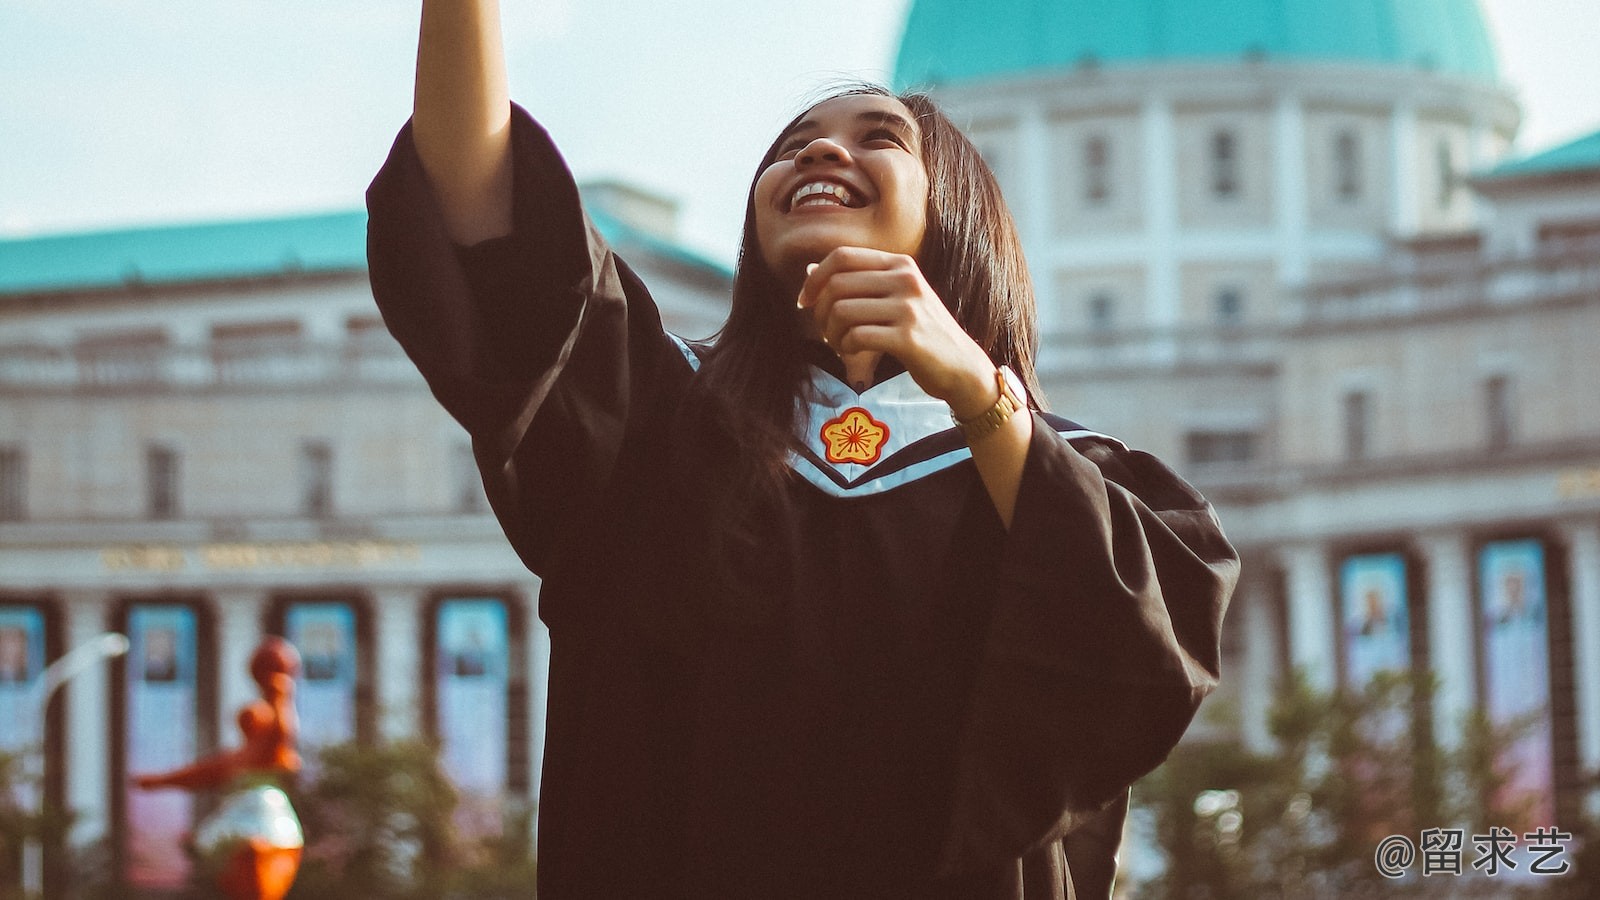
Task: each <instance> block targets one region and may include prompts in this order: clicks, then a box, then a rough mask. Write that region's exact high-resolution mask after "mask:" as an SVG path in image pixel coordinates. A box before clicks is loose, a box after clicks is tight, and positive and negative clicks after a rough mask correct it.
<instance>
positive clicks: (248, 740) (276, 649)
mask: <svg viewBox="0 0 1600 900" xmlns="http://www.w3.org/2000/svg"><path fill="white" fill-rule="evenodd" d="M299 673H300V654H299V652H298V651H296V650H295V648H294V645H293V644H290V643H289V642H288V641H286V640H284V639H283V638H279V637H268V638H265V639H263V640H262V642H261V644H260V645H259V646H257V647H256V650H255V653H254V654H252V655H251V657H250V677H251V678H253V679H254V680H255V682H256V685H257V686H258V687H259V688H260V689H261V699H260V700H255V701H252V702H251V703H249V704H247V705H246V706H245V707H244V708H243V709H241V710H239V730H240V731H242V732H244V746H242V747H239V748H238V749H235V750H225V751H222V752H220V753H217V754H214V755H212V756H208V757H205V758H202V759H199V760H196V761H195V762H193V763H191V764H190V765H187V766H185V767H183V768H181V769H176V770H174V771H171V772H165V773H162V774H159V775H140V776H136V777H135V778H134V779H133V783H134V785H135V786H136V787H139V788H141V789H144V790H151V789H154V788H166V787H174V788H183V789H185V790H207V789H215V788H224V787H225V788H228V790H229V793H228V796H227V797H226V798H225V799H224V800H223V802H222V804H221V805H220V806H219V807H218V809H217V811H216V812H215V813H212V814H211V815H210V816H207V817H206V818H205V820H204V821H202V822H201V823H200V825H199V827H198V828H196V829H195V835H194V843H195V846H196V848H197V849H199V851H200V855H201V858H202V860H204V861H205V862H206V863H207V867H208V868H209V869H210V870H211V871H212V872H213V874H214V877H215V879H216V886H217V887H218V888H219V889H220V890H221V891H222V893H223V895H224V896H226V897H228V898H230V900H281V898H282V897H283V896H284V895H285V894H287V893H288V892H289V887H290V886H291V885H293V884H294V877H295V873H296V872H297V871H299V868H300V854H301V851H302V850H303V849H304V847H305V838H304V835H303V833H302V832H301V830H300V820H299V819H298V818H297V817H296V816H295V814H294V808H293V807H292V806H290V804H289V798H288V796H287V795H285V794H284V792H283V790H282V788H281V787H279V784H278V783H279V782H280V781H281V780H283V779H288V778H292V777H293V776H294V775H296V774H297V773H299V771H300V754H299V753H298V752H297V751H296V750H295V741H296V738H297V736H298V732H299V725H298V722H297V721H296V719H295V712H294V679H295V676H296V675H298V674H299Z"/></svg>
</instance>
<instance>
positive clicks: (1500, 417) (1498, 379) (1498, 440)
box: [1483, 375, 1511, 450]
mask: <svg viewBox="0 0 1600 900" xmlns="http://www.w3.org/2000/svg"><path fill="white" fill-rule="evenodd" d="M1483 413H1484V421H1485V423H1486V424H1487V426H1488V434H1487V437H1488V440H1489V449H1490V450H1504V449H1505V448H1507V447H1509V446H1511V379H1509V378H1507V377H1506V376H1504V375H1495V376H1492V377H1490V378H1488V379H1486V380H1485V381H1484V382H1483Z"/></svg>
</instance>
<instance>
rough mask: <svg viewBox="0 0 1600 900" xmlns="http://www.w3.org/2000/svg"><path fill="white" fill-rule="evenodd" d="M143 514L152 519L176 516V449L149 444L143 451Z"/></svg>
mask: <svg viewBox="0 0 1600 900" xmlns="http://www.w3.org/2000/svg"><path fill="white" fill-rule="evenodd" d="M144 473H145V474H144V484H145V514H146V515H148V516H149V517H150V518H152V519H174V518H177V516H178V451H176V450H174V449H172V448H171V447H167V446H164V445H161V444H151V445H150V446H148V447H146V448H145V451H144Z"/></svg>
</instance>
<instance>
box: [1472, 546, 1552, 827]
mask: <svg viewBox="0 0 1600 900" xmlns="http://www.w3.org/2000/svg"><path fill="white" fill-rule="evenodd" d="M1478 584H1479V585H1480V591H1479V598H1480V607H1479V616H1480V618H1479V621H1480V624H1481V626H1482V628H1481V633H1482V637H1483V646H1482V648H1481V649H1482V658H1483V685H1484V698H1483V699H1484V709H1485V711H1486V712H1487V713H1488V715H1489V720H1490V721H1491V722H1493V723H1494V724H1495V725H1497V726H1501V727H1511V728H1516V729H1517V732H1516V733H1517V737H1516V739H1515V740H1513V741H1512V742H1511V743H1510V745H1509V746H1508V747H1506V748H1505V750H1504V751H1503V752H1502V753H1501V754H1500V757H1499V767H1500V769H1501V772H1502V774H1503V775H1505V776H1506V778H1507V782H1506V784H1505V785H1504V787H1503V788H1502V789H1501V790H1500V792H1499V794H1498V795H1497V796H1496V798H1495V801H1496V806H1498V807H1500V808H1501V809H1504V810H1506V811H1507V812H1511V811H1524V812H1526V814H1527V815H1528V816H1529V817H1530V818H1529V821H1528V822H1526V823H1523V824H1524V827H1526V826H1537V825H1553V824H1554V823H1555V777H1554V771H1553V768H1554V762H1553V759H1554V756H1555V754H1554V751H1553V748H1552V735H1551V728H1550V638H1549V630H1550V623H1549V604H1548V599H1549V598H1548V597H1547V596H1546V590H1545V587H1546V584H1545V552H1544V544H1542V543H1541V542H1539V541H1537V540H1516V541H1497V542H1495V543H1491V544H1485V545H1484V546H1483V548H1482V549H1481V550H1480V551H1479V553H1478Z"/></svg>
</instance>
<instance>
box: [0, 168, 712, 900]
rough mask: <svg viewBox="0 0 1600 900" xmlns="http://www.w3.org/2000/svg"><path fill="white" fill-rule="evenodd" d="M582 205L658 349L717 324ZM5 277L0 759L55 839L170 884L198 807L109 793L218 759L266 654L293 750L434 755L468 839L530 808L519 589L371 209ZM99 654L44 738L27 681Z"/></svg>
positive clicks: (27, 247) (137, 238)
mask: <svg viewBox="0 0 1600 900" xmlns="http://www.w3.org/2000/svg"><path fill="white" fill-rule="evenodd" d="M586 194H587V195H588V196H589V199H590V206H591V215H592V217H593V218H594V219H595V220H596V222H597V224H598V225H600V227H601V228H602V230H604V231H605V232H606V233H607V235H608V236H609V237H610V239H611V240H612V241H613V242H614V243H615V244H616V245H617V247H618V248H619V249H620V250H621V252H622V253H624V254H625V255H626V257H627V258H628V259H629V261H630V263H631V264H632V265H633V266H634V267H635V268H636V269H638V270H639V271H640V272H641V274H642V275H643V277H645V278H646V279H647V280H648V282H649V283H650V284H651V286H652V289H653V290H654V291H655V293H656V297H657V300H658V302H659V303H660V304H661V305H662V307H663V312H664V318H665V320H666V321H667V323H668V327H669V328H672V329H673V330H674V331H675V332H677V333H682V334H687V335H702V336H703V335H706V334H709V333H710V332H712V331H713V330H715V328H716V327H718V326H719V325H720V323H721V320H722V319H723V318H724V317H725V315H726V305H727V297H728V293H729V283H730V275H729V273H728V272H727V271H726V270H724V269H723V268H721V267H720V266H718V265H715V264H713V263H710V262H707V261H705V260H703V259H700V258H698V257H696V256H695V255H693V254H691V253H688V252H685V251H683V250H682V249H681V248H680V247H679V246H678V245H677V244H676V243H674V242H673V241H672V239H671V228H672V224H673V216H674V214H675V210H674V209H673V208H672V205H671V204H670V203H667V202H665V201H663V200H661V199H660V198H656V197H653V196H651V195H649V194H647V193H644V192H641V191H638V190H637V189H634V188H631V187H628V186H625V185H616V184H605V185H595V186H591V187H590V188H587V189H586ZM0 272H3V273H4V274H3V275H0V348H3V349H0V715H3V717H4V721H5V722H6V723H7V724H6V727H5V728H4V729H0V732H3V735H0V750H4V751H8V752H11V753H23V754H28V755H29V756H30V758H32V759H37V758H39V754H37V751H38V750H41V749H42V750H43V753H42V758H43V759H44V760H46V762H47V766H46V771H45V773H44V775H45V784H46V789H47V792H48V795H49V799H50V800H51V801H52V802H53V803H54V804H55V805H57V806H65V807H68V808H71V809H73V810H75V811H77V813H78V815H79V818H78V821H77V823H76V825H75V829H74V834H73V839H74V841H75V842H76V843H78V844H88V843H92V842H94V841H96V840H100V839H104V840H106V841H108V843H109V848H108V849H109V850H110V852H111V855H112V857H113V866H114V868H115V869H116V872H117V873H118V876H119V877H120V878H121V879H122V880H123V881H125V883H126V884H127V885H128V886H129V887H130V888H143V889H152V890H157V891H160V890H163V889H170V888H173V887H176V886H177V885H180V884H181V883H182V881H183V879H184V878H185V876H186V873H187V869H188V862H187V859H186V858H185V855H184V852H183V850H182V839H183V835H184V833H186V832H187V831H189V830H190V829H191V828H192V826H193V824H194V821H195V818H196V813H197V807H196V805H195V801H194V800H193V799H191V798H190V797H188V796H187V795H183V794H180V793H177V792H154V793H145V792H138V791H134V790H132V789H131V788H130V787H129V786H128V784H129V777H130V776H131V775H133V774H137V773H141V772H152V771H163V770H168V769H172V768H175V767H177V766H179V765H182V764H184V763H186V762H188V761H190V760H192V759H194V758H195V757H196V756H197V755H200V754H203V753H206V752H209V751H211V750H214V749H216V748H218V747H220V746H227V745H235V744H237V743H238V742H239V740H240V736H239V734H238V733H237V730H236V728H235V727H234V725H233V724H232V723H233V720H234V715H235V713H236V711H237V710H238V709H239V708H240V707H241V706H242V705H243V704H245V703H247V702H249V701H250V700H251V699H253V698H254V697H255V696H256V695H255V686H254V685H253V684H252V683H251V681H250V679H249V675H248V671H247V661H248V659H249V655H250V653H251V651H252V650H253V648H254V647H255V645H256V643H257V642H258V641H259V640H260V638H261V636H263V635H265V634H280V635H284V636H287V637H288V638H289V639H290V640H292V641H293V642H294V643H295V644H296V645H297V646H298V647H299V648H300V650H301V653H302V656H303V659H304V673H303V678H302V681H301V686H300V690H299V693H298V697H297V702H298V705H299V707H300V714H301V715H300V718H301V722H302V736H301V742H302V748H303V750H306V751H314V750H315V748H316V747H318V746H325V745H329V744H335V743H341V742H345V741H350V740H368V741H370V740H374V739H400V738H410V737H419V736H425V737H430V738H433V739H436V740H437V741H438V742H439V744H440V749H441V756H442V762H443V764H444V766H445V769H446V771H447V772H448V773H449V774H450V775H451V777H452V778H453V780H454V781H455V783H456V785H457V787H458V788H459V789H460V791H461V794H462V797H463V812H462V821H463V822H467V823H469V826H470V827H479V828H484V829H492V828H494V827H497V825H496V823H497V822H498V820H499V815H500V810H501V809H502V808H503V807H504V801H505V799H506V798H511V799H513V800H516V799H517V798H520V799H521V801H522V802H523V803H527V804H531V803H533V802H535V798H536V797H537V796H538V778H539V767H540V748H541V747H542V742H543V735H542V727H543V715H542V710H543V686H544V680H545V672H546V666H547V651H546V648H547V644H548V638H547V636H546V633H545V632H544V630H543V628H542V626H541V625H540V624H539V622H538V618H537V610H536V597H537V593H538V581H537V579H536V578H535V577H534V576H533V575H531V574H530V573H529V572H528V571H527V569H526V568H525V567H524V566H523V564H522V563H521V561H520V560H519V559H518V558H517V557H516V554H515V553H514V552H513V551H512V550H511V548H510V547H509V545H508V544H507V543H506V541H505V538H504V536H503V535H502V534H501V532H500V529H499V527H498V525H497V524H496V522H495V520H494V518H493V516H492V515H491V514H490V512H489V509H488V506H487V503H486V501H485V498H484V495H483V489H482V485H481V482H480V481H479V479H478V475H477V470H476V467H475V465H474V462H473V457H472V450H471V447H470V446H469V443H468V440H467V437H466V434H465V432H464V431H463V430H462V429H461V428H460V427H459V426H457V425H456V424H455V423H454V422H453V421H451V420H450V419H449V418H448V417H447V416H446V415H445V414H444V412H443V411H442V409H441V408H440V407H439V404H438V403H437V401H435V400H434V398H433V396H432V395H431V394H430V393H429V391H428V388H427V386H426V384H425V383H423V381H422V379H421V377H420V375H418V374H417V372H416V370H415V368H414V367H413V366H412V365H411V363H410V361H409V360H407V359H406V358H405V356H404V354H403V353H402V351H401V350H400V348H399V346H398V344H396V343H395V342H394V341H393V339H392V338H391V337H390V336H389V334H388V332H387V330H386V329H385V328H384V326H383V323H382V321H381V319H380V317H379V315H378V311H377V308H376V306H375V304H374V303H373V300H372V294H371V290H370V287H369V286H368V283H367V277H366V270H365V214H364V213H347V214H335V215H328V216H306V217H295V218H289V219H279V220H267V221H253V222H241V223H222V224H213V225H198V226H184V227H173V228H155V229H139V230H131V231H120V232H111V233H98V234H78V235H65V236H58V237H48V238H38V239H31V240H20V241H8V242H3V243H0ZM107 631H115V632H120V633H123V634H126V635H127V636H128V638H129V639H130V641H131V648H130V652H129V653H128V654H127V655H126V656H124V657H122V658H119V659H116V660H114V661H112V662H110V663H109V664H108V665H105V666H100V667H98V668H92V669H90V670H88V671H86V672H84V673H83V674H82V675H80V676H78V677H76V678H74V679H72V680H71V681H70V682H69V683H68V684H66V685H65V686H64V687H62V688H61V690H60V691H59V692H58V694H57V696H56V697H55V698H53V700H52V702H51V703H50V706H49V710H50V714H49V716H48V719H42V718H41V715H40V712H39V710H40V709H41V707H42V704H43V702H44V699H45V698H42V697H40V696H39V695H38V688H37V685H38V683H39V675H40V674H41V672H42V670H43V668H44V666H45V664H46V663H48V662H49V661H51V660H55V659H59V658H60V657H61V656H62V654H63V653H64V652H65V651H67V650H68V649H70V648H73V647H78V646H82V645H85V644H88V643H91V642H92V641H93V639H94V638H95V637H96V636H97V635H99V634H102V633H104V632H107ZM307 755H308V756H314V753H311V752H308V753H307ZM26 799H27V801H28V802H37V800H38V798H37V797H36V796H32V795H30V796H28V797H27V798H26ZM59 877H60V873H59V872H57V873H55V874H54V876H53V880H56V881H57V882H58V879H59Z"/></svg>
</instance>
